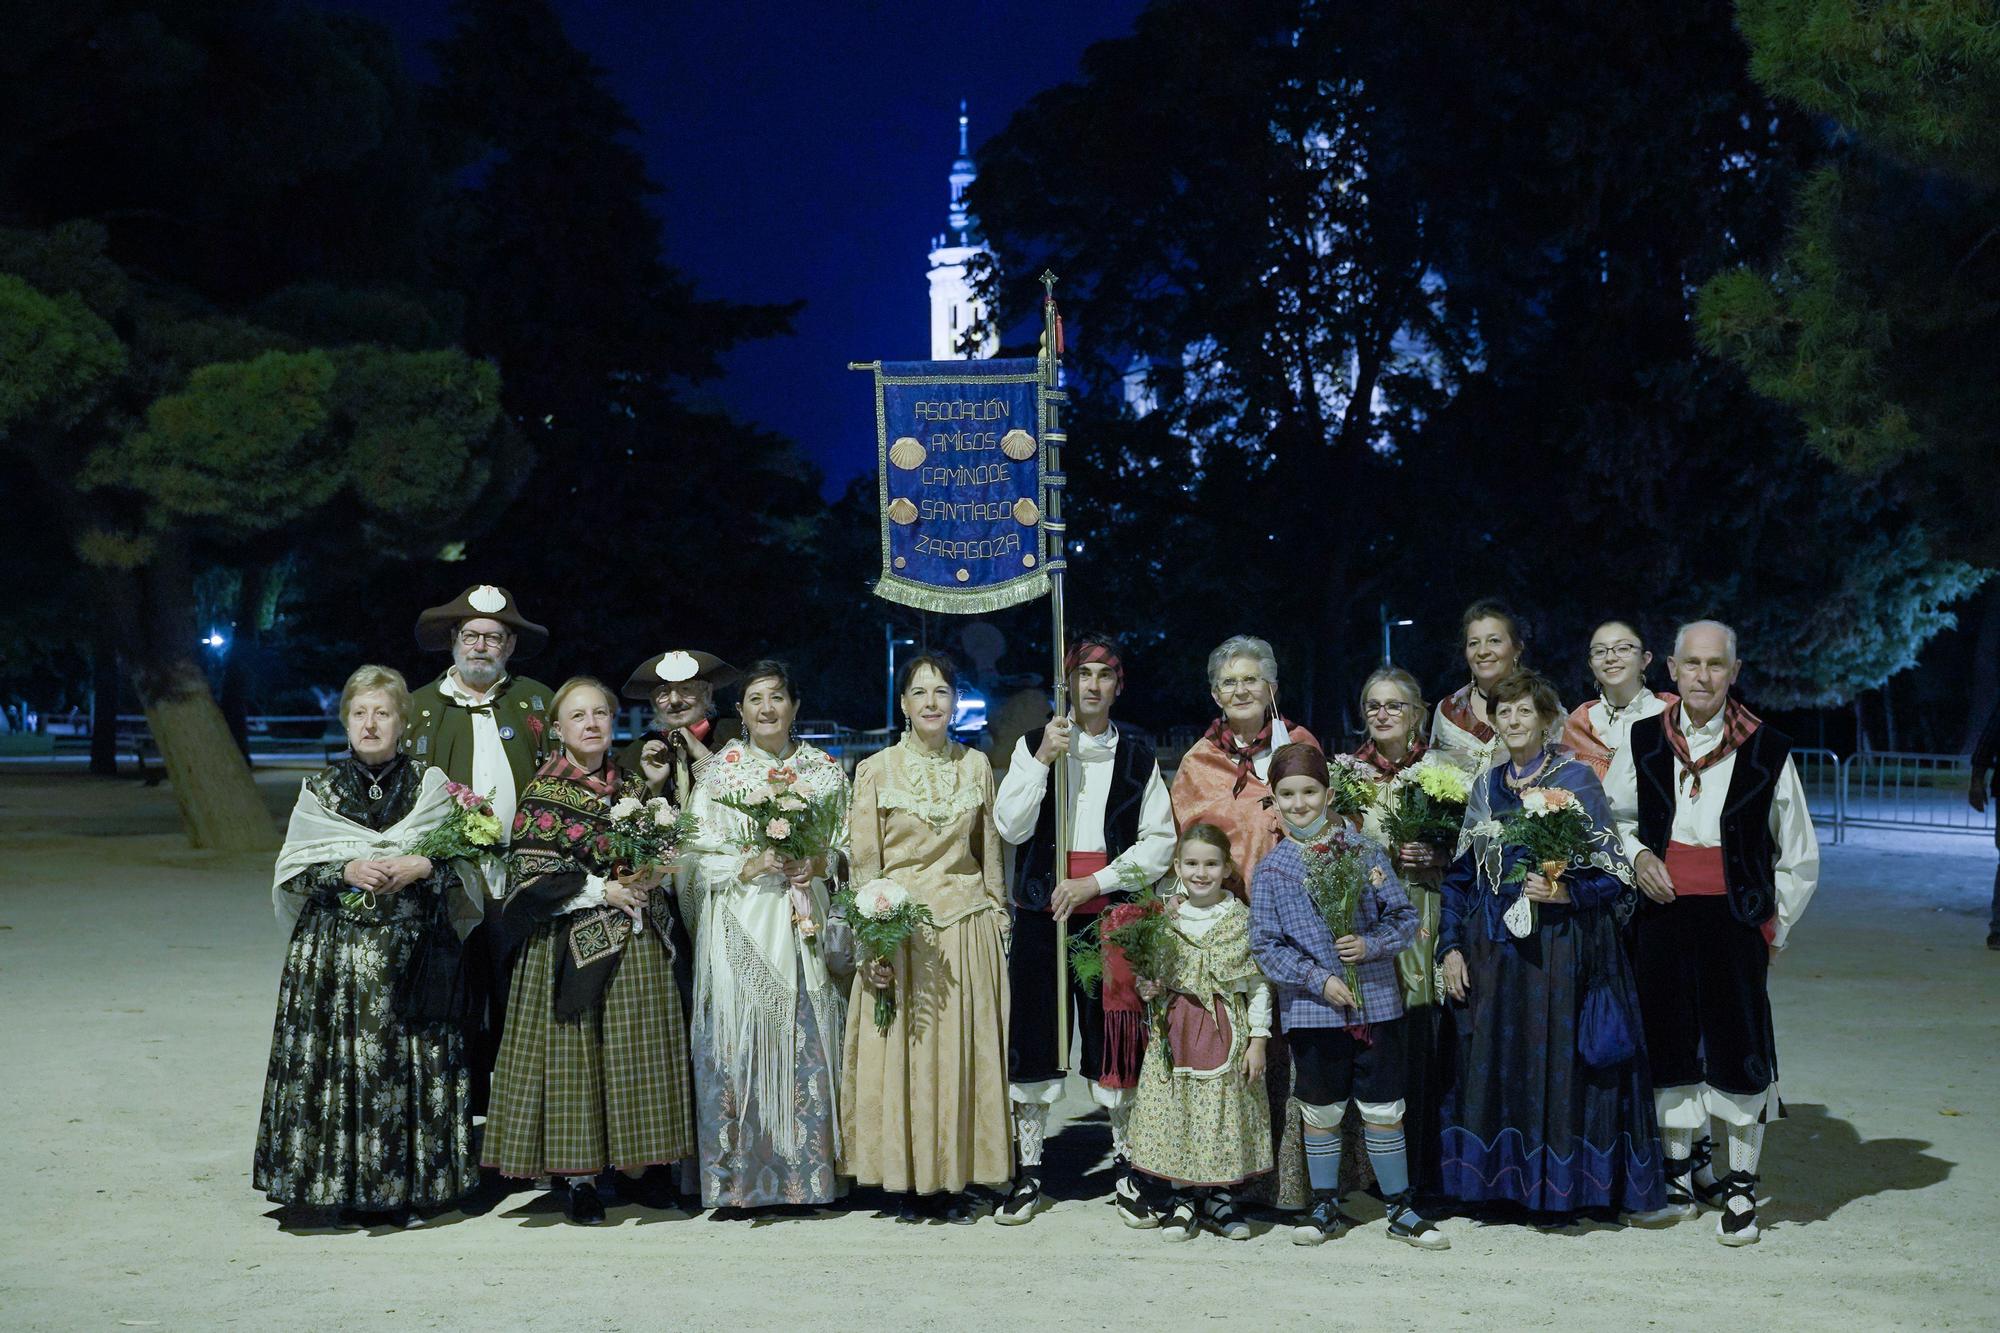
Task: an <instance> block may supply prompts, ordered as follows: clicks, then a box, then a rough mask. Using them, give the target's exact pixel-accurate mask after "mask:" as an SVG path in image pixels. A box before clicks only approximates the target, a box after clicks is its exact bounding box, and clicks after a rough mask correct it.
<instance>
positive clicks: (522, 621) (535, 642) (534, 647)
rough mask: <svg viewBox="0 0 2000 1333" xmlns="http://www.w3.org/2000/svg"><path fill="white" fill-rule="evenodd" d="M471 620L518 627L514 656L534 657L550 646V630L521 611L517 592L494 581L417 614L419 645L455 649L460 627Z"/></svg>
mask: <svg viewBox="0 0 2000 1333" xmlns="http://www.w3.org/2000/svg"><path fill="white" fill-rule="evenodd" d="M468 620H497V621H499V622H500V623H501V624H503V625H505V626H506V627H507V628H509V629H511V630H513V631H514V637H515V644H514V654H513V655H514V657H515V658H517V659H518V658H523V657H533V656H534V655H535V654H536V653H538V652H540V651H541V650H542V649H543V648H545V647H547V646H548V642H549V632H548V630H546V629H544V628H543V627H542V626H540V625H537V624H536V623H535V622H534V621H532V620H530V619H528V618H527V617H526V616H524V615H522V614H521V609H520V608H519V607H518V606H516V605H515V604H514V595H513V594H512V593H510V592H508V591H507V590H506V589H505V588H496V587H495V586H493V585H492V584H490V583H479V584H474V585H473V586H472V587H470V588H467V589H466V590H465V591H464V592H462V593H460V594H459V595H458V596H457V597H455V598H453V599H452V600H451V601H449V602H446V603H445V604H444V605H443V606H434V607H432V608H430V609H429V610H428V611H425V612H424V613H423V614H422V615H420V616H418V617H417V645H418V646H419V647H421V648H423V649H425V650H427V651H429V652H434V653H442V652H449V651H450V650H451V641H452V638H453V636H454V635H456V634H457V633H458V627H459V626H460V625H462V624H464V623H465V622H466V621H468Z"/></svg>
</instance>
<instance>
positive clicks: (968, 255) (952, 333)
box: [930, 102, 1000, 361]
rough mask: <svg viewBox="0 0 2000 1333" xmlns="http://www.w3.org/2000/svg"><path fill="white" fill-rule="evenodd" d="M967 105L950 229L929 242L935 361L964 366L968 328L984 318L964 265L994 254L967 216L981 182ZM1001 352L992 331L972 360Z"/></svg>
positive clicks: (961, 117)
mask: <svg viewBox="0 0 2000 1333" xmlns="http://www.w3.org/2000/svg"><path fill="white" fill-rule="evenodd" d="M965 134H966V115H965V103H963V102H960V103H959V104H958V157H957V159H956V160H955V161H954V162H953V163H952V164H951V214H950V226H951V230H950V231H948V232H946V233H944V234H943V235H942V236H939V237H938V238H937V239H936V240H935V241H933V242H932V243H931V271H930V280H931V360H933V361H960V360H964V359H966V354H965V353H964V352H962V351H960V350H959V347H958V344H959V338H960V337H961V336H962V335H963V333H964V331H965V328H966V326H967V325H969V324H971V323H973V322H974V321H975V320H977V319H980V318H982V317H983V316H984V315H985V313H986V307H985V304H984V303H983V302H980V301H978V300H975V299H974V298H973V295H972V283H971V281H970V278H969V276H968V274H967V273H966V266H967V265H968V264H969V263H970V262H971V261H972V257H973V256H974V255H983V254H991V253H992V251H991V250H989V249H988V248H987V246H986V242H985V241H984V240H982V239H980V236H979V224H978V222H977V221H976V220H975V219H974V218H973V216H972V214H970V213H969V212H967V211H966V207H965V191H966V187H968V186H969V185H971V184H972V182H973V181H974V180H975V179H976V178H977V176H978V172H977V171H976V170H975V169H974V167H973V165H972V152H971V150H970V149H969V148H968V147H967V146H966V140H965ZM999 347H1000V339H999V337H998V336H997V335H996V334H995V333H994V332H993V331H992V330H991V329H988V330H987V332H986V335H985V337H984V338H982V339H981V341H980V344H979V348H978V350H977V351H975V352H974V353H973V354H972V355H973V357H974V358H975V359H979V360H984V359H985V358H987V357H989V356H992V355H993V353H994V352H996V351H998V350H999Z"/></svg>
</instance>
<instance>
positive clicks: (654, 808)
mask: <svg viewBox="0 0 2000 1333" xmlns="http://www.w3.org/2000/svg"><path fill="white" fill-rule="evenodd" d="M692 832H694V816H693V815H691V814H689V813H688V812H687V811H685V810H676V809H675V808H674V805H673V802H672V801H669V800H668V799H667V798H666V797H664V796H654V797H651V798H649V799H647V800H643V801H642V800H640V799H639V798H638V797H636V796H621V797H619V798H618V800H617V801H615V802H613V803H612V806H611V833H610V836H609V847H608V850H609V852H610V855H611V859H612V861H613V862H615V863H616V864H618V865H621V866H624V867H625V868H626V869H628V870H646V869H649V868H651V867H655V866H660V867H665V866H670V865H672V864H673V861H674V853H675V852H676V851H678V850H679V849H680V845H681V844H682V843H684V842H686V841H687V837H688V834H690V833H692Z"/></svg>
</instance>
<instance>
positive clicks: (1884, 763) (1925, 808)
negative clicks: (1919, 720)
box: [1792, 750, 1994, 842]
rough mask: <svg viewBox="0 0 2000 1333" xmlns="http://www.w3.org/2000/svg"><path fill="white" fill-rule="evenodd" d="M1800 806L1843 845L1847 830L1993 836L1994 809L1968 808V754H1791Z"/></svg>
mask: <svg viewBox="0 0 2000 1333" xmlns="http://www.w3.org/2000/svg"><path fill="white" fill-rule="evenodd" d="M1792 757H1793V759H1794V760H1796V761H1797V763H1798V767H1799V780H1800V781H1801V782H1803V783H1804V784H1805V789H1806V806H1807V808H1808V809H1810V810H1811V811H1812V815H1813V818H1814V819H1815V820H1816V821H1818V822H1820V823H1822V824H1824V825H1827V826H1829V827H1831V828H1832V830H1833V840H1834V841H1835V842H1840V841H1843V840H1844V839H1845V837H1846V835H1847V830H1849V829H1906V830H1908V831H1910V832H1913V833H1970V834H1975V835H1978V836H1982V837H1987V838H1991V837H1992V836H1993V818H1994V809H1993V805H1992V803H1991V802H1989V803H1988V804H1987V807H1986V809H1984V810H1974V809H1973V808H1972V806H1971V805H1970V804H1969V803H1968V802H1967V800H1966V793H1967V792H1968V791H1970V790H1971V787H1972V756H1971V755H1965V754H1918V753H1915V752H1913V751H1907V750H1865V751H1863V752H1861V753H1860V754H1851V755H1848V756H1846V757H1844V758H1843V757H1841V756H1840V755H1837V754H1835V753H1834V752H1833V751H1831V750H1794V751H1792Z"/></svg>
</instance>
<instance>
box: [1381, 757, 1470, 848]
mask: <svg viewBox="0 0 2000 1333" xmlns="http://www.w3.org/2000/svg"><path fill="white" fill-rule="evenodd" d="M1471 797H1472V775H1471V774H1469V773H1467V772H1466V771H1465V770H1464V769H1463V768H1461V767H1459V766H1458V765H1457V764H1455V763H1453V762H1452V761H1451V760H1449V759H1447V758H1445V757H1443V756H1442V755H1440V754H1438V753H1437V752H1435V751H1433V752H1432V753H1430V754H1427V755H1425V756H1424V757H1423V758H1422V759H1420V760H1419V761H1417V762H1416V763H1414V764H1412V765H1410V767H1408V768H1406V769H1404V770H1403V771H1402V772H1400V773H1398V774H1396V776H1395V777H1393V778H1390V779H1389V781H1388V782H1387V783H1386V784H1384V785H1383V786H1382V787H1381V788H1380V789H1379V790H1378V792H1377V799H1378V800H1380V802H1381V804H1382V835H1383V837H1385V838H1387V839H1388V841H1389V845H1390V846H1391V847H1400V846H1402V845H1403V844H1404V843H1409V842H1419V843H1423V844H1425V845H1426V846H1429V847H1435V848H1437V849H1439V850H1440V851H1443V852H1446V853H1449V852H1450V851H1451V849H1452V848H1453V847H1455V846H1456V845H1457V843H1458V833H1459V829H1460V827H1461V826H1462V825H1463V824H1464V823H1465V803H1466V802H1467V801H1468V800H1470V799H1471Z"/></svg>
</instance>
